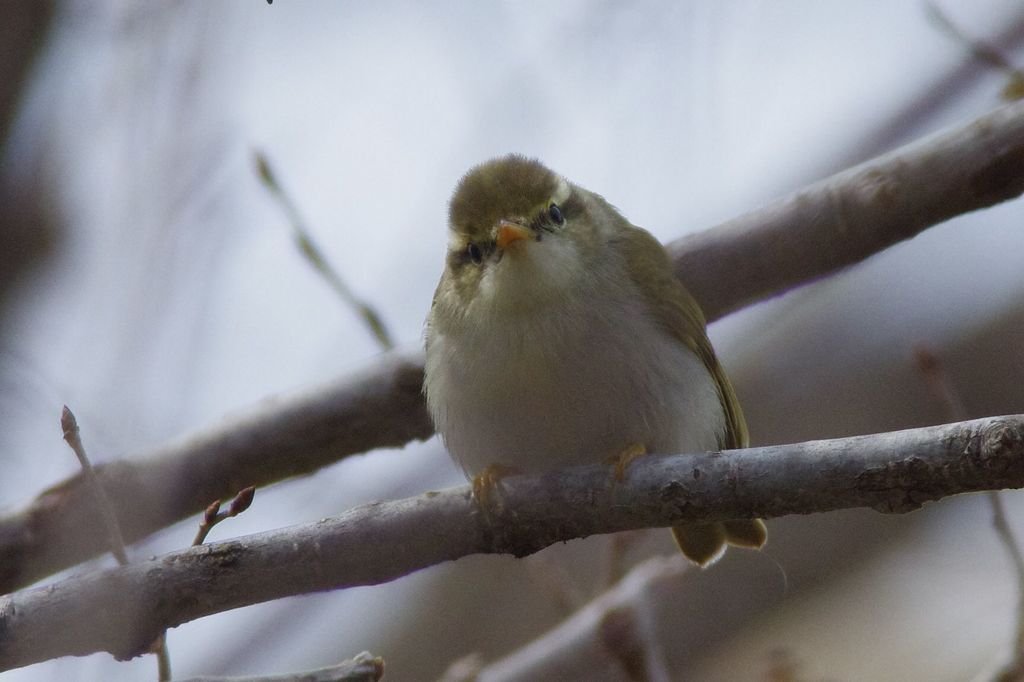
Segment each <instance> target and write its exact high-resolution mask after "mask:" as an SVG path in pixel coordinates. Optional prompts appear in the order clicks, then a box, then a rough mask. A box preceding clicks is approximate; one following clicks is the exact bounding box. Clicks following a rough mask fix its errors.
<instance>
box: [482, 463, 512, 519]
mask: <svg viewBox="0 0 1024 682" xmlns="http://www.w3.org/2000/svg"><path fill="white" fill-rule="evenodd" d="M521 473H523V472H522V471H520V470H519V469H516V468H515V467H510V466H506V465H504V464H498V463H497V462H494V463H493V464H488V465H487V466H485V467H484V469H483V471H481V472H480V473H479V474H477V475H476V476H474V477H473V498H474V499H475V500H476V502H477V504H478V505H480V507H481V508H483V509H484V510H486V509H487V508H488V507H489V506H490V504H491V500H492V499H493V497H494V493H495V492H496V491H497V490H498V484H499V483H501V479H503V478H505V477H506V476H516V475H518V474H521Z"/></svg>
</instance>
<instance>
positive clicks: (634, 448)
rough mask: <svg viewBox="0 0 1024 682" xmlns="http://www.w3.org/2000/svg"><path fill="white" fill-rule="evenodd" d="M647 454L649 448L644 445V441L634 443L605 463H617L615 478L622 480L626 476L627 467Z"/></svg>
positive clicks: (618, 480)
mask: <svg viewBox="0 0 1024 682" xmlns="http://www.w3.org/2000/svg"><path fill="white" fill-rule="evenodd" d="M646 454H647V448H646V447H644V444H643V443H633V444H632V445H630V446H629V447H628V448H626V449H625V450H623V451H622V452H620V453H618V454H616V455H612V456H611V457H609V458H608V459H606V460H605V464H614V465H615V480H616V482H622V480H623V479H625V478H626V469H627V468H628V467H629V465H630V464H632V463H633V460H635V459H636V458H638V457H643V456H644V455H646Z"/></svg>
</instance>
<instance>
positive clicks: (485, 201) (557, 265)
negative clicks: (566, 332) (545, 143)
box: [435, 155, 600, 321]
mask: <svg viewBox="0 0 1024 682" xmlns="http://www.w3.org/2000/svg"><path fill="white" fill-rule="evenodd" d="M591 196H594V195H590V194H589V193H588V192H586V190H583V189H581V188H579V187H576V186H574V185H572V184H571V183H569V182H568V181H567V180H565V178H563V177H561V176H560V175H558V174H557V173H555V172H553V171H551V170H549V169H548V168H547V167H545V166H544V165H543V164H541V163H540V162H539V161H536V160H533V159H528V158H526V157H523V156H518V155H509V156H503V157H500V158H497V159H493V160H491V161H487V162H485V163H483V164H480V165H479V166H476V167H475V168H473V169H471V170H470V171H469V172H468V173H466V175H465V176H463V178H462V180H461V181H460V182H459V184H458V186H457V187H456V189H455V193H454V194H453V196H452V199H451V204H450V207H449V230H450V233H449V240H448V255H447V261H446V265H445V273H444V276H443V277H442V279H441V284H440V285H439V286H438V291H437V295H436V297H435V306H437V305H438V304H440V305H442V306H444V307H445V308H448V309H450V313H451V314H458V315H460V316H462V315H468V316H471V317H472V318H476V317H477V315H480V316H485V315H489V314H498V315H504V316H509V315H513V316H514V315H518V314H523V313H529V312H531V311H535V310H536V309H537V308H538V307H542V306H545V305H548V304H550V303H551V302H553V301H557V300H559V299H564V298H565V295H566V294H567V293H568V292H570V291H571V290H572V288H573V287H575V286H576V285H578V284H580V283H582V282H583V281H584V280H585V278H586V277H587V274H588V273H587V266H588V263H589V262H590V261H591V260H592V258H593V255H594V253H595V251H596V250H597V249H598V248H599V244H600V235H599V234H598V230H597V229H596V227H595V224H594V221H593V220H592V219H591V218H590V216H589V214H588V211H589V210H590V206H591V205H592V203H593V202H591V201H588V199H589V197H591ZM477 309H478V310H479V312H476V310H477ZM478 321H482V318H481V320H478Z"/></svg>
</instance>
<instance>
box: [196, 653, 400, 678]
mask: <svg viewBox="0 0 1024 682" xmlns="http://www.w3.org/2000/svg"><path fill="white" fill-rule="evenodd" d="M383 676H384V659H382V658H380V657H379V656H374V655H373V654H371V653H368V652H366V651H364V652H363V653H361V654H359V655H358V656H356V657H355V658H350V659H349V660H347V661H343V662H342V663H339V664H338V665H332V666H329V667H327V668H319V669H317V670H307V671H304V672H300V673H286V674H284V675H265V676H264V675H257V676H246V677H190V678H188V679H187V680H179V681H178V682H377V681H378V680H380V679H381V677H383Z"/></svg>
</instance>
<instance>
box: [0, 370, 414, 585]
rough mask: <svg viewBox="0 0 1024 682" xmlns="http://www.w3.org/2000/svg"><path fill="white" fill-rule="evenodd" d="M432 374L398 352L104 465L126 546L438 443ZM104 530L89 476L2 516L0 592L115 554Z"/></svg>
mask: <svg viewBox="0 0 1024 682" xmlns="http://www.w3.org/2000/svg"><path fill="white" fill-rule="evenodd" d="M422 368H423V362H422V357H421V355H420V354H416V355H412V356H407V355H402V354H398V353H391V354H388V355H386V356H385V357H383V358H382V359H381V360H380V361H379V362H377V363H375V364H374V365H372V366H371V367H369V368H368V369H366V370H363V371H362V372H360V373H358V374H356V375H354V376H348V377H344V378H342V379H340V380H338V381H335V382H334V383H332V384H328V385H326V386H322V387H320V388H319V389H316V390H313V391H310V392H308V393H306V394H303V395H299V396H295V397H292V398H289V399H287V400H281V401H267V402H265V403H263V404H261V405H259V406H257V407H255V408H254V409H253V410H252V411H251V412H250V413H249V414H248V415H245V416H243V417H242V418H240V419H236V420H233V421H230V422H226V423H225V424H223V425H220V426H218V427H216V428H214V429H212V430H210V431H207V432H203V433H198V434H195V435H192V436H190V437H188V438H186V439H183V440H181V441H179V442H176V443H171V444H169V445H167V446H164V447H162V448H159V449H158V450H156V451H155V452H152V453H150V454H148V455H145V456H142V457H139V458H137V459H136V458H133V459H131V460H123V461H118V462H112V463H109V464H102V465H99V466H96V467H95V469H96V474H97V475H98V476H99V478H100V479H101V481H102V483H103V487H104V488H105V489H106V491H107V493H108V494H109V495H110V498H111V500H112V501H113V503H114V505H115V507H116V511H117V518H118V521H119V522H120V525H121V529H122V531H123V533H124V537H125V540H127V541H128V542H134V541H136V540H138V539H140V538H143V537H145V536H147V535H149V534H150V533H152V532H154V531H156V530H159V529H160V528H164V527H166V526H169V525H170V524H172V523H174V522H175V521H179V520H181V519H184V518H187V517H188V516H190V515H191V514H194V513H197V512H199V511H202V510H203V509H205V508H206V506H207V505H209V504H210V500H216V499H225V498H230V497H232V496H233V495H234V494H235V493H237V492H238V491H239V490H241V489H243V488H246V487H248V486H261V485H266V484H268V483H272V482H274V481H280V480H282V479H285V478H288V477H290V476H299V475H302V474H309V473H312V472H314V471H316V470H317V469H319V468H320V467H323V466H325V465H326V464H329V463H330V462H334V461H336V460H339V459H342V458H344V457H346V456H348V455H352V454H356V453H359V452H366V451H367V450H372V449H373V448H378V447H387V446H399V445H404V444H406V443H407V442H409V441H411V440H413V439H417V438H419V439H423V438H428V437H429V436H430V435H431V434H432V433H433V431H434V429H433V426H432V425H431V423H430V416H429V415H428V414H427V411H426V407H425V406H424V405H423V399H422V396H421V393H420V390H421V384H422V381H423V369H422ZM104 527H105V526H104V525H103V521H102V517H101V516H100V514H99V511H98V510H97V506H96V503H95V497H94V496H93V494H92V492H91V490H90V488H89V486H88V485H87V482H86V480H85V478H84V477H83V476H82V475H77V476H74V477H72V478H69V479H68V480H66V481H64V482H63V483H61V484H59V485H57V486H54V487H53V488H50V489H49V490H46V491H44V492H42V493H41V494H40V495H39V497H37V498H36V499H35V500H34V501H33V502H32V504H31V505H30V506H29V507H28V508H27V509H25V510H23V511H21V512H19V513H17V514H13V515H10V516H6V517H3V518H0V593H3V592H10V591H12V590H14V589H17V588H18V587H19V586H22V585H26V584H28V583H31V582H34V581H35V580H38V579H39V578H42V577H44V576H46V575H49V574H51V573H54V572H56V571H59V570H61V569H63V568H67V567H68V566H73V565H75V564H77V563H79V562H80V561H84V560H85V559H88V558H90V557H93V556H95V555H97V554H99V553H101V552H103V551H106V549H107V547H108V543H107V539H106V534H105V533H104Z"/></svg>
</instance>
